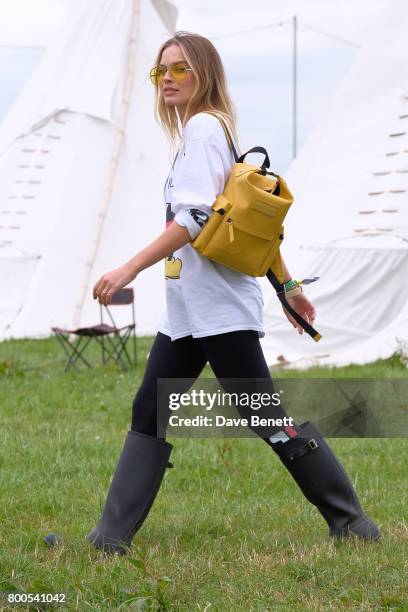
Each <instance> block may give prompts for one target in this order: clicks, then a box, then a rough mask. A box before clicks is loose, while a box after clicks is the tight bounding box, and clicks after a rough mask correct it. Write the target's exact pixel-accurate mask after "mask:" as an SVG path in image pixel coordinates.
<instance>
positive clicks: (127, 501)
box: [86, 431, 173, 554]
mask: <svg viewBox="0 0 408 612" xmlns="http://www.w3.org/2000/svg"><path fill="white" fill-rule="evenodd" d="M172 449H173V445H172V444H170V443H169V442H166V441H164V440H158V439H157V438H154V437H152V436H148V435H147V434H144V433H139V432H136V431H129V432H128V434H127V437H126V440H125V444H124V446H123V450H122V453H121V456H120V458H119V463H118V465H117V467H116V471H115V473H114V475H113V478H112V482H111V485H110V488H109V493H108V496H107V499H106V502H105V507H104V509H103V512H102V515H101V518H100V520H99V523H98V525H97V526H96V527H95V529H94V530H93V531H91V532H90V533H88V534H87V536H86V539H87V540H89V541H90V542H91V543H92V544H93V545H94V546H95V547H96V548H98V549H100V550H102V551H103V552H106V553H115V552H117V553H119V554H125V553H126V549H127V547H129V546H130V544H131V541H132V538H133V536H134V534H135V533H136V531H137V530H138V529H139V528H140V527H141V526H142V524H143V521H144V520H145V518H146V517H147V515H148V513H149V510H150V508H151V507H152V504H153V502H154V500H155V497H156V495H157V492H158V490H159V488H160V485H161V482H162V480H163V476H164V473H165V471H166V468H167V467H172V464H170V463H169V457H170V453H171V451H172Z"/></svg>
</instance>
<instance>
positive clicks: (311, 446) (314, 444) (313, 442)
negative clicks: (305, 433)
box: [307, 438, 319, 450]
mask: <svg viewBox="0 0 408 612" xmlns="http://www.w3.org/2000/svg"><path fill="white" fill-rule="evenodd" d="M307 446H308V447H309V449H310V450H315V449H316V448H319V445H318V443H317V442H316V440H315V439H314V438H312V439H311V440H309V441H308V443H307Z"/></svg>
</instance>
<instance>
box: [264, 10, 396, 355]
mask: <svg viewBox="0 0 408 612" xmlns="http://www.w3.org/2000/svg"><path fill="white" fill-rule="evenodd" d="M407 28H408V7H407V6H406V3H404V2H401V1H398V2H396V3H393V4H390V6H389V7H388V15H385V16H384V18H383V19H382V20H381V24H380V26H379V30H378V31H377V32H375V33H374V35H373V38H372V41H371V42H370V43H368V44H367V45H366V46H365V47H364V48H363V49H362V50H361V51H360V52H359V57H358V59H357V61H356V62H355V63H354V65H353V66H352V68H351V69H350V71H349V72H348V74H347V76H346V78H345V80H344V81H343V83H342V85H341V86H340V88H339V89H338V91H337V92H336V95H335V97H334V99H333V101H332V104H331V106H330V108H329V110H328V111H327V113H326V115H325V117H324V119H323V120H322V121H321V123H320V125H319V127H318V129H317V130H315V132H314V134H313V135H312V136H311V138H310V139H309V140H308V142H307V144H306V145H305V146H304V148H303V149H302V151H301V153H300V155H299V156H298V158H297V159H296V160H295V161H294V162H293V163H292V165H291V167H290V168H289V171H288V173H287V174H286V178H287V181H288V184H289V185H290V187H291V189H292V191H293V193H294V197H295V203H294V205H293V207H292V209H291V211H290V212H289V214H288V217H287V223H286V224H285V229H286V234H287V240H286V241H284V243H283V246H282V253H283V256H284V258H285V260H286V261H287V263H288V267H289V270H290V272H291V274H292V276H293V277H294V278H298V279H299V278H302V277H303V278H304V277H307V276H320V280H319V281H318V282H316V283H314V284H312V285H309V286H308V287H307V289H306V291H307V295H308V297H309V298H310V299H311V301H312V302H313V303H314V304H315V306H316V309H317V318H316V321H315V327H316V329H318V331H320V332H321V334H322V336H323V337H322V339H321V340H320V342H318V343H314V342H313V340H312V339H311V338H310V337H309V336H307V335H305V334H304V335H302V336H300V335H299V334H298V333H297V332H296V331H295V330H294V329H293V327H292V326H291V325H290V324H289V323H288V321H287V320H286V318H285V317H284V315H283V313H282V310H281V307H280V305H278V302H277V300H276V298H275V297H273V298H271V299H270V300H269V302H268V303H267V305H266V309H265V324H266V332H267V333H266V337H265V338H264V339H263V341H262V345H263V349H264V352H265V355H266V358H267V361H268V363H269V364H275V363H278V362H284V361H287V362H289V367H302V366H307V365H312V364H332V365H344V364H349V363H367V362H370V361H373V360H375V359H377V358H386V357H388V356H390V355H391V354H393V352H394V351H396V350H398V349H400V348H404V346H405V350H407V349H408V346H407V343H408V284H407V279H408V69H407V56H408V37H407ZM285 242H286V243H285ZM269 291H270V290H269Z"/></svg>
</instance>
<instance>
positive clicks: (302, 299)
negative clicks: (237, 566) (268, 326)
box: [282, 293, 316, 334]
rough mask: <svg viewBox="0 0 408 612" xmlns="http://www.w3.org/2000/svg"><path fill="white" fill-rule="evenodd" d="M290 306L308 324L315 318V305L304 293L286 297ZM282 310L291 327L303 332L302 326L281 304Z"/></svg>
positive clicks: (311, 323)
mask: <svg viewBox="0 0 408 612" xmlns="http://www.w3.org/2000/svg"><path fill="white" fill-rule="evenodd" d="M287 300H288V302H289V304H290V306H292V308H293V310H296V312H297V313H298V314H299V315H300V316H301V317H303V318H304V319H305V320H306V321H308V323H310V325H313V323H314V320H315V318H316V310H315V307H314V306H313V304H312V303H311V302H309V300H308V299H307V297H306V296H305V294H304V293H300V294H299V295H296V296H295V297H292V298H287ZM282 308H283V312H284V313H285V315H286V317H287V319H288V321H290V323H292V325H293V327H294V328H295V329H297V330H298V332H299V334H303V327H301V326H300V325H299V323H298V322H297V321H296V320H295V319H294V318H293V317H292V315H291V314H290V313H289V312H288V311H287V310H286V308H285V307H284V306H282Z"/></svg>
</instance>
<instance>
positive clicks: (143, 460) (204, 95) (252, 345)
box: [86, 32, 379, 554]
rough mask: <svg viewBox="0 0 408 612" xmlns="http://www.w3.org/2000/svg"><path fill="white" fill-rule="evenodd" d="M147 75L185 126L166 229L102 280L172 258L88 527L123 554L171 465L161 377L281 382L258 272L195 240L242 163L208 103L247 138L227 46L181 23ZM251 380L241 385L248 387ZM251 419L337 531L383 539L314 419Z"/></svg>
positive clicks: (168, 188)
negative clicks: (96, 513) (124, 428)
mask: <svg viewBox="0 0 408 612" xmlns="http://www.w3.org/2000/svg"><path fill="white" fill-rule="evenodd" d="M150 77H151V80H152V83H153V84H154V86H155V89H156V113H158V116H159V119H160V122H161V124H162V126H163V127H164V128H165V129H166V130H167V132H168V134H169V135H170V137H171V138H172V139H173V142H174V140H175V137H176V136H177V135H180V130H179V125H180V124H181V127H182V136H181V142H180V147H179V150H178V153H177V155H176V158H175V160H174V163H173V167H172V168H171V171H170V174H169V176H168V177H167V180H166V184H165V189H164V196H165V206H166V229H165V231H164V232H163V233H162V234H161V235H160V236H159V237H158V238H157V239H156V240H155V241H154V242H152V243H151V244H150V245H148V246H147V247H146V248H145V249H143V250H142V251H140V252H139V253H137V255H135V256H134V257H133V258H132V259H131V260H130V261H128V262H127V263H126V264H124V265H123V266H121V267H120V268H117V269H115V270H113V271H111V272H109V273H107V274H105V275H104V276H102V278H101V279H100V280H99V281H98V282H97V283H96V285H95V287H94V290H93V296H94V299H98V300H99V302H100V303H101V304H105V305H108V304H109V303H110V300H111V298H112V295H113V294H114V293H115V291H117V290H118V289H120V288H121V287H124V286H125V285H127V284H128V283H130V282H131V281H132V280H133V279H134V278H136V276H137V275H138V274H139V273H140V272H142V270H144V269H146V268H148V267H149V266H152V265H153V264H155V263H156V262H158V261H159V260H161V259H164V260H165V283H166V304H167V308H166V312H165V314H164V315H163V317H162V320H161V321H160V324H159V328H158V333H157V335H156V337H155V340H154V342H153V345H152V348H151V351H150V354H149V357H148V360H147V365H146V370H145V373H144V377H143V381H142V384H141V386H140V388H139V389H138V391H137V393H136V396H135V398H134V401H133V405H132V423H131V430H130V431H129V432H128V434H127V437H126V439H125V443H124V447H123V450H122V453H121V456H120V459H119V462H118V465H117V468H116V470H115V473H114V476H113V479H112V482H111V485H110V489H109V493H108V496H107V499H106V502H105V506H104V509H103V512H102V515H101V518H100V520H99V523H98V525H97V526H96V527H95V529H93V531H92V532H91V533H89V534H88V535H87V536H86V537H87V539H88V540H89V541H90V542H92V543H93V545H94V546H95V547H96V548H98V549H100V550H102V551H104V552H107V553H111V552H117V553H120V554H123V553H124V552H126V550H127V547H128V546H130V544H131V541H132V538H133V536H134V534H135V533H136V531H137V530H138V529H139V527H140V526H141V525H142V524H143V521H144V520H145V518H146V517H147V515H148V512H149V510H150V508H151V506H152V504H153V502H154V499H155V497H156V495H157V492H158V490H159V487H160V485H161V482H162V479H163V476H164V473H165V470H166V468H167V467H170V466H171V464H170V463H169V458H170V454H171V451H172V448H173V447H172V445H171V444H170V443H169V442H167V441H166V440H165V437H164V436H163V437H161V436H158V419H157V379H160V378H167V379H173V378H174V379H175V383H174V387H173V388H172V390H171V392H177V393H182V392H186V391H188V389H189V387H190V385H191V379H196V378H197V377H198V376H199V375H200V373H201V372H202V370H203V368H204V366H205V365H206V363H207V362H208V363H209V364H210V366H211V368H212V370H213V371H214V374H215V376H216V377H217V378H218V380H219V381H220V383H221V384H222V385H223V387H224V389H225V390H226V391H228V392H231V391H234V390H235V391H236V390H237V386H236V384H235V385H234V382H231V380H230V379H236V380H238V381H239V379H245V380H246V381H247V382H246V383H245V391H246V392H254V391H257V392H259V390H260V386H261V387H262V389H261V390H262V391H263V392H268V393H270V394H272V393H273V392H274V389H273V383H272V380H271V376H270V372H269V369H268V367H267V364H266V362H265V358H264V355H263V352H262V348H261V345H260V342H259V338H260V337H263V336H264V331H263V321H262V310H263V298H262V291H261V287H260V285H259V283H258V281H257V279H256V278H254V277H252V276H249V275H246V274H241V273H239V272H236V271H234V270H231V269H229V268H227V267H225V266H222V265H220V264H217V263H214V262H212V261H210V260H209V259H207V258H205V257H202V256H201V255H200V254H199V253H198V252H197V251H196V250H195V249H194V248H193V247H192V246H191V244H190V243H191V241H192V240H194V238H196V236H197V235H198V234H199V233H200V231H201V230H202V228H203V227H204V225H205V223H206V222H207V220H208V218H209V216H210V215H211V206H212V204H213V202H214V201H215V199H216V197H217V195H219V194H221V193H222V192H223V191H224V186H225V184H226V181H227V180H228V177H229V174H230V172H231V168H232V166H233V164H234V157H233V154H232V152H231V150H230V148H229V145H228V142H227V139H226V137H225V133H224V130H223V128H222V126H221V123H220V121H219V120H218V118H217V117H216V116H214V115H211V114H210V113H209V112H206V111H210V112H215V113H216V114H218V115H220V116H222V118H223V119H224V120H225V121H226V122H227V124H228V126H229V128H230V132H232V134H233V137H234V140H235V144H236V141H237V140H238V138H237V134H236V128H235V111H234V108H233V104H232V102H231V100H230V97H229V95H228V91H227V87H226V80H225V74H224V69H223V66H222V62H221V59H220V56H219V54H218V52H217V51H216V49H215V47H214V46H213V45H212V43H211V42H210V41H209V40H208V39H206V38H204V37H202V36H199V35H197V34H192V33H189V32H177V33H176V34H175V36H174V37H173V38H171V39H169V40H168V41H166V42H165V43H164V44H163V45H162V46H161V48H160V49H159V52H158V55H157V58H156V63H155V66H154V67H153V68H152V70H151V73H150ZM284 268H285V281H289V280H290V279H291V276H290V274H289V271H288V270H287V268H286V266H284ZM288 299H289V303H290V305H291V306H292V307H293V308H294V310H296V312H298V313H299V314H300V315H301V316H302V317H304V318H305V319H306V320H308V321H309V322H310V323H311V324H313V322H314V319H315V308H314V306H313V305H312V304H311V303H310V302H309V300H308V299H307V297H306V296H305V294H304V293H303V292H300V293H298V295H295V296H294V297H291V298H288ZM284 312H285V315H286V316H287V318H288V320H289V322H290V323H291V324H292V325H293V326H294V328H295V330H297V331H298V332H299V333H302V332H303V329H302V328H301V327H300V326H299V325H298V323H297V322H296V321H295V320H294V319H293V317H291V315H290V314H289V313H288V312H287V311H286V310H285V309H284ZM181 379H190V381H186V382H185V383H183V380H181ZM251 381H253V382H251ZM260 381H261V382H260ZM187 384H188V386H187ZM242 389H243V387H242V385H240V386H239V390H240V392H242ZM237 409H238V411H239V412H240V414H241V416H244V417H248V416H249V415H248V408H242V407H240V406H239V405H238V406H237ZM257 414H258V415H259V416H260V417H266V418H274V419H278V418H282V419H284V418H285V417H288V415H287V414H286V412H285V410H284V409H283V408H282V406H280V405H278V406H272V405H271V406H265V407H262V409H261V410H260V411H257ZM286 422H287V419H286ZM164 425H166V423H165V424H164ZM253 430H254V432H255V433H256V434H257V435H259V437H260V438H261V439H262V440H264V441H265V442H266V443H267V444H268V445H269V446H270V447H271V449H272V450H273V451H274V452H275V453H276V454H277V455H278V457H279V458H280V459H281V461H282V462H283V464H284V465H285V467H286V468H287V469H288V471H289V472H290V474H291V475H292V477H293V478H294V479H295V481H296V482H297V484H298V485H299V487H300V489H301V491H302V492H303V494H304V495H305V497H306V498H307V499H308V500H309V501H310V502H311V503H312V504H314V505H315V506H316V507H317V509H318V510H319V512H320V513H321V514H322V516H323V518H324V519H325V520H326V522H327V524H328V525H329V533H330V535H331V536H333V537H336V538H342V537H346V536H351V535H353V536H356V537H359V538H363V539H372V540H376V539H378V537H379V531H378V528H377V527H376V525H375V524H374V523H373V521H371V519H369V518H368V517H367V515H366V514H365V513H364V511H363V509H362V508H361V505H360V503H359V500H358V498H357V495H356V493H355V491H354V489H353V486H352V484H351V481H350V479H349V478H348V476H347V474H346V473H345V471H344V469H343V467H342V466H341V464H340V463H339V462H338V460H337V459H336V458H335V456H334V454H333V452H332V450H331V449H330V447H329V446H328V445H327V443H326V442H325V440H324V439H323V438H322V436H321V435H320V434H319V432H318V430H317V428H316V427H315V426H314V425H313V424H312V423H310V422H307V423H304V424H303V425H299V426H298V425H296V424H293V426H286V427H283V428H282V427H281V428H273V427H271V428H270V430H269V431H268V435H267V436H266V437H264V433H265V432H264V429H263V430H262V432H260V431H259V430H258V429H257V428H253Z"/></svg>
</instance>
